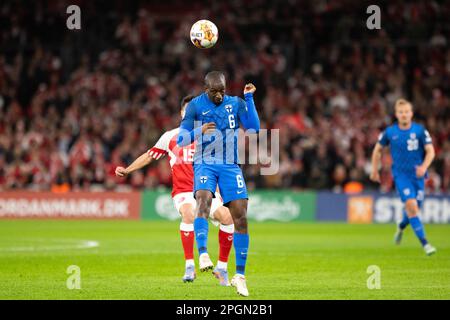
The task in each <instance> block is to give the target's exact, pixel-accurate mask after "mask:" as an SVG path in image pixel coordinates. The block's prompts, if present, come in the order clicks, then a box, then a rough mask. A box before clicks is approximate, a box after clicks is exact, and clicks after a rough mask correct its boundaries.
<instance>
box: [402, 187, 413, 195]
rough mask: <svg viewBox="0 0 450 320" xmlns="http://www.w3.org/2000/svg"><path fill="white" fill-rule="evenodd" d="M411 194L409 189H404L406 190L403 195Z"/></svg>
mask: <svg viewBox="0 0 450 320" xmlns="http://www.w3.org/2000/svg"><path fill="white" fill-rule="evenodd" d="M410 193H411V191H410V190H409V189H404V190H403V194H404V195H405V196H409V195H410Z"/></svg>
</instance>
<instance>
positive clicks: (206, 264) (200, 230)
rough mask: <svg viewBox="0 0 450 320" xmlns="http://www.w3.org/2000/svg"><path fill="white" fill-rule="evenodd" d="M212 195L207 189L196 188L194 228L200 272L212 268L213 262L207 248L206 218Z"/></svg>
mask: <svg viewBox="0 0 450 320" xmlns="http://www.w3.org/2000/svg"><path fill="white" fill-rule="evenodd" d="M212 197H213V195H212V193H211V192H210V191H208V190H197V191H196V192H195V198H196V199H197V206H196V208H195V220H194V230H195V240H196V241H197V247H198V253H199V268H200V271H202V272H205V271H208V270H212V269H213V268H214V264H213V263H212V261H211V259H210V258H209V255H208V249H207V242H208V218H209V212H210V210H211V202H212Z"/></svg>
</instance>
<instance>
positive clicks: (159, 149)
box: [147, 132, 170, 160]
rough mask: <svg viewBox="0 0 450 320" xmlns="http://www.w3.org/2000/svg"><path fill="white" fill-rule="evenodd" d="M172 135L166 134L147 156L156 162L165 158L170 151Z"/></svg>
mask: <svg viewBox="0 0 450 320" xmlns="http://www.w3.org/2000/svg"><path fill="white" fill-rule="evenodd" d="M169 142H170V134H169V132H166V133H164V134H163V135H162V136H161V137H160V138H159V140H158V142H156V144H155V145H154V146H153V147H152V148H151V149H149V150H148V151H147V154H148V155H149V156H150V157H152V158H153V159H155V160H158V159H160V158H161V157H163V156H165V155H166V154H167V152H168V150H169Z"/></svg>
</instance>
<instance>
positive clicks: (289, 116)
mask: <svg viewBox="0 0 450 320" xmlns="http://www.w3.org/2000/svg"><path fill="white" fill-rule="evenodd" d="M78 3H79V5H80V6H81V7H82V13H83V15H82V16H83V25H82V30H80V31H69V30H67V29H66V28H65V27H64V26H65V18H66V13H65V8H66V7H67V5H69V4H70V2H69V1H43V0H38V1H32V2H26V3H25V2H21V1H10V0H6V1H2V2H1V3H0V190H11V189H21V188H25V189H32V190H53V191H55V192H63V191H67V190H68V189H69V188H70V190H75V191H76V190H129V189H130V188H132V189H141V188H156V187H159V186H161V187H169V186H170V181H171V180H170V179H171V178H170V168H169V166H168V164H167V162H166V161H162V162H161V161H160V162H159V163H153V164H152V165H151V166H150V167H149V168H146V169H144V170H142V171H141V172H140V173H137V174H134V175H132V176H131V177H129V178H128V180H127V181H123V180H122V179H117V178H116V177H115V176H114V168H115V166H117V165H126V164H129V163H130V162H131V161H132V160H133V159H134V158H136V157H137V156H139V155H140V154H142V153H143V152H144V151H146V149H147V148H149V147H151V146H152V145H153V144H154V143H155V142H156V141H157V139H158V138H159V136H160V135H161V134H162V133H163V132H164V131H166V130H169V129H172V128H175V127H177V126H178V125H179V120H180V119H179V116H178V114H179V113H178V112H179V101H180V99H181V98H182V97H183V96H184V95H185V94H188V93H194V94H198V93H200V92H202V90H203V83H202V79H203V76H204V74H205V73H206V72H207V71H209V70H211V69H219V70H224V71H225V72H226V73H227V79H228V91H229V94H233V95H242V88H243V86H244V84H245V82H247V81H252V82H253V83H255V85H256V86H257V92H256V97H255V100H256V104H257V108H258V110H259V113H260V117H261V120H262V124H263V125H264V127H266V128H268V129H273V128H279V129H280V130H281V131H280V171H279V173H278V174H277V175H274V176H264V177H261V176H260V174H259V169H260V166H259V165H246V166H244V172H245V174H246V176H247V180H248V186H249V188H250V189H252V188H269V187H270V188H296V189H308V188H314V189H332V190H334V191H336V192H358V191H360V190H362V189H363V188H364V189H367V188H380V190H381V191H383V192H388V191H392V190H393V185H392V177H391V176H390V171H389V167H390V159H389V156H388V155H385V156H384V157H383V161H382V163H383V165H382V169H381V179H382V183H381V186H376V185H374V184H372V183H370V182H369V181H368V179H367V175H368V170H369V169H370V154H371V151H372V147H373V145H374V144H375V143H376V141H377V137H378V135H379V133H380V132H381V130H382V129H383V128H385V127H386V126H387V125H389V124H390V123H391V122H392V121H393V117H392V114H393V109H392V106H393V102H394V101H395V99H397V98H398V97H401V96H403V97H406V98H408V99H410V100H411V101H412V103H413V105H414V111H415V115H416V119H417V121H419V122H422V123H424V124H425V125H426V126H427V128H428V130H429V131H430V133H431V135H432V137H433V142H434V145H435V147H436V151H437V155H436V161H435V162H434V164H433V167H432V168H431V169H430V180H429V181H428V182H427V188H428V190H429V191H433V192H442V191H443V192H449V191H450V48H449V43H448V41H447V39H449V32H450V24H449V19H448V17H449V16H450V2H448V1H433V2H429V1H425V0H419V1H414V2H403V1H392V2H384V3H383V5H382V11H383V12H384V13H386V17H385V18H383V29H382V30H380V31H368V30H367V29H365V28H363V27H361V25H360V22H358V21H359V20H358V19H349V17H351V16H352V15H355V16H357V15H358V14H359V13H360V12H365V9H361V6H363V5H364V2H361V3H360V4H359V3H358V4H356V3H355V5H352V6H351V7H349V6H348V2H347V1H343V0H336V1H332V5H331V4H329V5H325V2H323V1H321V2H314V1H311V2H308V1H288V0H283V1H279V2H278V1H277V2H273V1H269V0H261V1H258V2H257V3H254V2H252V1H231V2H221V3H218V4H217V5H214V6H212V5H205V2H202V1H192V2H189V3H187V2H184V1H181V0H168V1H166V2H164V3H161V2H160V1H148V2H140V3H139V4H136V5H131V4H130V5H128V3H127V2H123V1H120V0H115V1H108V5H107V6H105V5H104V3H103V2H93V1H84V0H80V1H78ZM319 3H320V4H319ZM330 3H331V2H330ZM200 9H201V10H200ZM199 10H200V11H201V16H202V17H205V16H207V17H211V19H212V20H213V21H214V22H215V23H216V24H217V25H218V26H219V29H220V34H221V36H220V40H219V43H218V44H217V45H216V47H215V48H214V49H211V50H205V51H203V50H198V49H196V48H195V47H194V46H192V45H191V44H190V42H189V38H188V33H189V28H190V25H191V24H192V22H194V21H195V20H197V19H198V18H200V17H199V16H198V12H199ZM365 18H366V17H365V16H362V17H361V19H363V20H364V19H365ZM268 23H269V24H270V26H269V25H268ZM404 26H407V27H404Z"/></svg>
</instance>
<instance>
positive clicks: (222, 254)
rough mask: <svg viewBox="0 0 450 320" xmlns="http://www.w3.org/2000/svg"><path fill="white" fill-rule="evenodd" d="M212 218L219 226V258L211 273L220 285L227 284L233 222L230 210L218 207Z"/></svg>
mask: <svg viewBox="0 0 450 320" xmlns="http://www.w3.org/2000/svg"><path fill="white" fill-rule="evenodd" d="M213 214H214V219H215V220H217V221H218V222H219V223H220V226H219V259H218V261H217V266H216V268H215V269H214V271H213V275H214V276H215V277H216V278H217V279H219V283H220V285H222V286H229V285H230V283H229V281H228V257H229V255H230V250H231V246H232V244H233V234H234V224H233V218H232V217H231V214H230V211H229V210H228V208H226V207H223V206H222V207H219V208H218V209H217V210H216V211H215V212H214V213H213Z"/></svg>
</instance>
